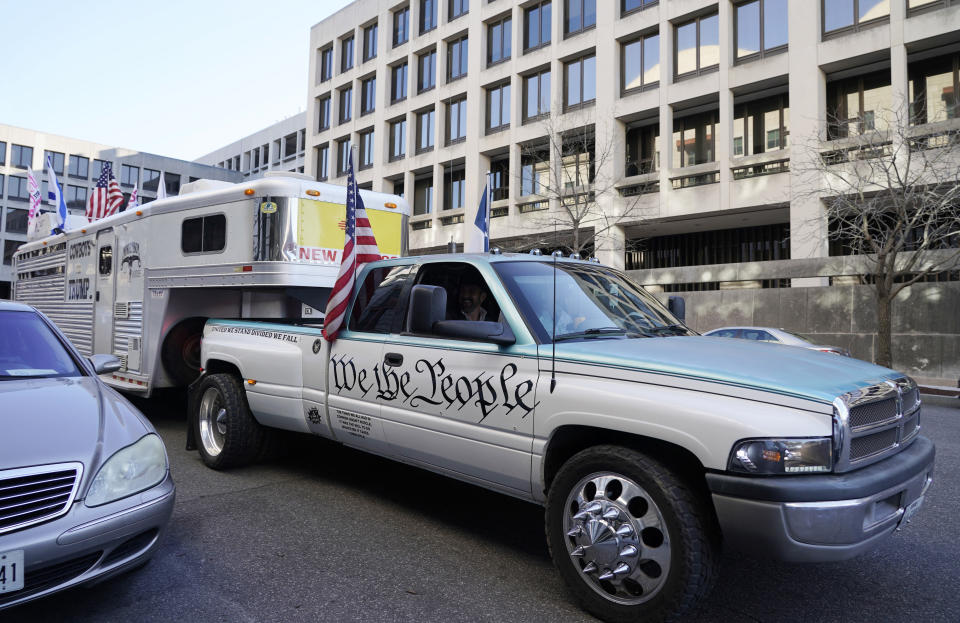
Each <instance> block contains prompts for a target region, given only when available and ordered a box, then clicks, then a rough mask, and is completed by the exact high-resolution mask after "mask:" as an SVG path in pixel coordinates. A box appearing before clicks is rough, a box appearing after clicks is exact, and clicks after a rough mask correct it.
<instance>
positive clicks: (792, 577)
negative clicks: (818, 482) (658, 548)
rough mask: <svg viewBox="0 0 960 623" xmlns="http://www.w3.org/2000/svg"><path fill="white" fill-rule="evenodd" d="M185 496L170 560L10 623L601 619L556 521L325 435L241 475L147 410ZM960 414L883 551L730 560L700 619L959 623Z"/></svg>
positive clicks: (168, 403) (933, 418) (25, 610)
mask: <svg viewBox="0 0 960 623" xmlns="http://www.w3.org/2000/svg"><path fill="white" fill-rule="evenodd" d="M140 406H141V407H142V408H143V409H144V411H145V412H147V414H148V415H149V417H150V419H151V420H152V421H153V423H154V424H155V425H156V427H157V429H158V430H159V432H160V434H161V435H162V436H163V438H164V440H165V441H166V443H167V450H168V452H169V455H170V461H171V469H172V470H173V475H174V478H175V480H176V483H177V487H178V492H177V494H178V499H177V505H176V509H175V511H174V515H173V519H172V521H171V523H170V528H169V531H168V532H167V534H166V536H165V538H164V540H163V542H162V544H161V547H160V548H159V550H158V551H157V553H156V555H155V557H154V559H153V560H152V561H151V562H150V563H149V564H148V565H147V566H146V567H145V568H143V569H141V570H139V571H137V572H134V573H131V574H128V575H126V576H123V577H120V578H116V579H114V580H111V581H108V582H106V583H104V584H101V585H98V586H95V587H92V588H88V589H75V590H71V591H67V592H65V593H61V594H59V595H56V596H53V597H51V598H48V599H45V600H40V601H38V602H34V603H32V604H28V605H26V606H23V607H20V608H15V609H12V610H9V611H5V612H3V613H2V614H0V620H3V621H5V622H6V621H31V622H35V621H138V622H144V621H174V620H190V621H231V622H233V621H318V620H322V621H411V620H417V621H553V622H559V621H589V620H593V619H592V618H591V617H590V616H588V615H586V614H585V613H583V612H582V611H581V610H580V609H579V608H578V606H577V605H576V604H575V603H574V602H573V601H572V600H571V598H570V597H569V595H568V594H567V592H566V591H565V589H564V586H563V585H562V583H561V581H560V579H559V576H558V575H557V574H556V573H555V572H554V569H553V566H552V564H551V562H550V558H549V556H548V553H547V547H546V544H545V542H544V539H543V527H542V516H543V513H542V509H541V508H540V507H537V506H534V505H531V504H527V503H525V502H521V501H518V500H514V499H512V498H508V497H505V496H501V495H497V494H494V493H490V492H487V491H485V490H483V489H480V488H477V487H473V486H470V485H466V484H462V483H459V482H456V481H453V480H449V479H446V478H443V477H440V476H435V475H433V474H430V473H428V472H424V471H421V470H418V469H414V468H410V467H407V466H403V465H400V464H397V463H393V462H390V461H386V460H382V459H378V458H376V457H372V456H369V455H366V454H363V453H360V452H355V451H353V450H349V449H345V448H342V447H340V446H337V445H335V444H332V443H327V442H324V441H322V440H318V439H311V438H306V437H304V438H301V439H295V440H293V441H292V443H291V444H290V445H289V446H288V451H287V452H286V453H285V456H283V457H282V458H278V459H276V460H273V461H271V462H268V463H265V464H260V465H255V466H252V467H249V468H244V469H238V470H234V471H230V472H215V471H212V470H209V469H207V468H206V467H205V466H204V465H203V464H202V463H201V462H200V459H199V457H198V455H197V454H196V453H195V452H186V451H185V450H184V441H185V431H184V428H185V424H184V416H183V413H182V410H181V409H180V408H179V406H178V403H177V402H176V401H173V400H169V399H168V400H151V401H148V402H142V403H140ZM958 407H960V401H958V400H957V399H948V398H938V397H929V398H927V399H926V403H925V406H924V417H923V426H924V433H925V434H926V435H927V436H929V437H931V438H932V439H933V440H934V441H935V443H936V444H937V465H936V471H935V476H934V484H933V486H932V487H931V489H930V492H929V493H928V495H927V497H926V500H925V502H924V507H923V509H922V511H921V512H920V513H919V515H918V516H917V517H916V519H914V521H913V522H912V523H911V524H910V525H908V526H907V527H906V528H905V529H904V530H903V531H901V532H899V533H896V534H895V535H894V536H892V537H891V538H889V539H888V540H887V541H886V542H885V543H884V544H883V545H882V546H881V547H880V548H879V549H877V550H875V551H873V552H871V553H869V554H867V555H866V556H863V557H860V558H857V559H854V560H851V561H847V562H843V563H834V564H820V565H788V564H783V563H776V562H771V561H766V560H759V559H753V558H745V557H742V556H738V555H734V554H729V553H728V554H725V555H724V557H723V560H722V565H721V575H720V579H719V582H718V584H717V586H716V588H715V590H714V592H713V594H712V595H711V597H710V598H709V599H708V600H707V602H706V604H705V606H704V608H703V610H702V611H701V612H700V613H699V615H698V617H696V618H695V619H691V620H696V621H703V622H708V621H710V622H713V621H717V622H719V621H730V620H741V621H777V622H778V623H779V622H783V621H801V620H804V621H809V620H814V621H871V622H873V621H898V620H900V621H902V620H908V619H912V620H922V621H956V619H957V615H956V611H955V600H956V596H957V591H958V589H960V562H958V561H960V543H958V540H957V539H956V535H957V534H958V532H960V531H958V528H960V519H958V517H960V487H958V483H957V482H956V480H955V479H954V478H953V474H955V473H957V471H958V470H957V468H958V466H960V444H958V442H957V440H958V438H960V408H958Z"/></svg>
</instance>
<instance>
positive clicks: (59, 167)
mask: <svg viewBox="0 0 960 623" xmlns="http://www.w3.org/2000/svg"><path fill="white" fill-rule="evenodd" d="M47 158H49V159H50V161H51V162H53V171H54V173H56V174H57V175H63V165H64V164H65V163H66V156H64V155H63V154H62V153H60V152H59V151H44V152H43V166H44V167H46V166H47Z"/></svg>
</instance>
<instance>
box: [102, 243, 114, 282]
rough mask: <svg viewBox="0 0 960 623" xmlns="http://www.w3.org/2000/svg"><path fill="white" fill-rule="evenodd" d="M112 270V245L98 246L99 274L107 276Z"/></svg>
mask: <svg viewBox="0 0 960 623" xmlns="http://www.w3.org/2000/svg"><path fill="white" fill-rule="evenodd" d="M112 272H113V247H112V246H106V247H100V274H101V275H103V276H104V277H109V276H110V273H112Z"/></svg>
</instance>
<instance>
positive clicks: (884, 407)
mask: <svg viewBox="0 0 960 623" xmlns="http://www.w3.org/2000/svg"><path fill="white" fill-rule="evenodd" d="M896 418H897V397H896V396H891V397H890V398H887V399H886V400H880V401H878V402H869V403H867V404H864V405H860V406H858V407H853V408H852V409H850V428H852V429H853V430H855V431H856V430H858V429H861V428H864V427H866V426H873V425H874V424H879V423H880V422H886V421H889V420H894V419H896Z"/></svg>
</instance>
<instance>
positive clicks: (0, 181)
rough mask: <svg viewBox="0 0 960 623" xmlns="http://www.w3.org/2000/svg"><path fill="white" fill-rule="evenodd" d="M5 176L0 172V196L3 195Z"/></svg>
mask: <svg viewBox="0 0 960 623" xmlns="http://www.w3.org/2000/svg"><path fill="white" fill-rule="evenodd" d="M5 179H6V177H5V176H4V175H3V174H0V197H2V196H3V182H4V180H5Z"/></svg>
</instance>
